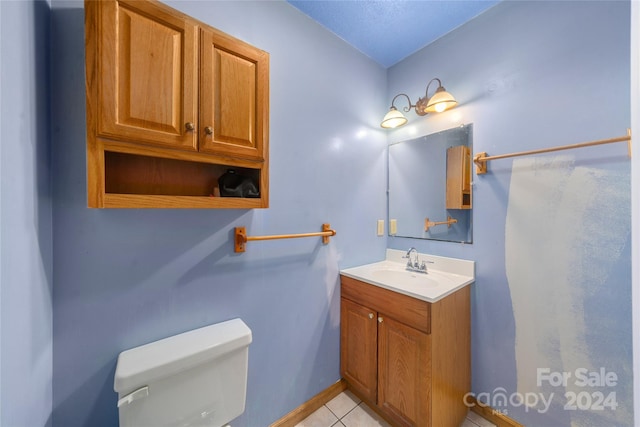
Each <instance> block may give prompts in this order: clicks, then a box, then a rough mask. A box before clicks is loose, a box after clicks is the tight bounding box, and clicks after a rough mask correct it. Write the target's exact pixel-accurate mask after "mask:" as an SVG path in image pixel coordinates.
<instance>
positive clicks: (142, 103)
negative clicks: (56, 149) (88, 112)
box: [97, 0, 198, 151]
mask: <svg viewBox="0 0 640 427" xmlns="http://www.w3.org/2000/svg"><path fill="white" fill-rule="evenodd" d="M100 7H101V9H100V26H101V28H100V32H99V34H100V36H99V37H100V39H99V43H98V49H99V57H100V60H99V66H98V73H99V77H98V79H99V81H100V84H99V89H98V92H99V93H98V98H99V108H100V111H99V115H98V126H97V129H98V135H100V136H106V137H110V138H114V139H120V140H125V141H132V142H146V143H150V144H155V145H164V146H166V145H170V146H173V147H176V148H182V149H187V150H194V151H195V150H197V131H196V130H195V129H196V128H197V122H196V120H197V92H196V89H197V78H198V77H197V63H198V57H197V55H198V46H197V43H198V34H197V26H196V25H195V24H194V23H191V22H190V21H188V20H185V19H182V18H180V17H177V16H173V15H171V14H169V13H167V12H166V11H164V10H161V9H160V8H158V7H157V6H156V5H154V4H153V3H150V2H141V1H123V0H119V1H102V2H100Z"/></svg>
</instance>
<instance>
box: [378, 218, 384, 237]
mask: <svg viewBox="0 0 640 427" xmlns="http://www.w3.org/2000/svg"><path fill="white" fill-rule="evenodd" d="M378 236H384V219H379V220H378Z"/></svg>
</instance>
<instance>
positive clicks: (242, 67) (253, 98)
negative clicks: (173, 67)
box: [199, 29, 269, 160]
mask: <svg viewBox="0 0 640 427" xmlns="http://www.w3.org/2000/svg"><path fill="white" fill-rule="evenodd" d="M200 40H201V55H202V61H201V64H200V129H199V133H200V151H203V152H209V153H213V154H219V155H231V156H233V157H243V158H247V159H251V160H264V159H265V154H264V153H265V148H266V144H267V139H268V136H267V135H268V129H267V126H268V117H269V104H268V96H269V95H268V85H269V78H268V76H269V56H268V54H267V53H266V52H264V51H261V50H260V49H257V48H254V47H252V46H249V45H247V44H244V43H242V42H239V41H238V40H235V39H231V38H229V37H227V36H225V35H224V34H221V33H217V32H213V31H210V30H205V29H202V30H201V33H200Z"/></svg>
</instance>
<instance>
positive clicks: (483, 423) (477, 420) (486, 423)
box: [465, 411, 496, 427]
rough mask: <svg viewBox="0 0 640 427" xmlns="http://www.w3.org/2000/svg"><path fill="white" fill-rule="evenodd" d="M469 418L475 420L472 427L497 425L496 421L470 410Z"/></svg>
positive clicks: (494, 426)
mask: <svg viewBox="0 0 640 427" xmlns="http://www.w3.org/2000/svg"><path fill="white" fill-rule="evenodd" d="M467 420H469V421H472V422H473V424H471V427H476V426H480V427H496V425H495V424H494V423H492V422H491V421H487V420H486V419H484V418H482V417H481V416H480V415H478V414H476V413H475V412H473V411H469V413H468V414H467ZM465 427H466V426H465Z"/></svg>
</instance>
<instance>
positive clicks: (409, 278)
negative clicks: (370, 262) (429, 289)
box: [371, 268, 439, 287]
mask: <svg viewBox="0 0 640 427" xmlns="http://www.w3.org/2000/svg"><path fill="white" fill-rule="evenodd" d="M371 275H372V276H373V277H375V278H376V279H379V280H382V281H390V282H394V283H401V282H410V283H411V284H412V285H415V286H433V287H435V286H439V283H438V281H437V280H435V279H432V278H431V276H429V275H428V274H425V273H416V272H411V271H406V270H405V271H398V270H395V269H384V268H381V269H379V270H373V271H372V272H371Z"/></svg>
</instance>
